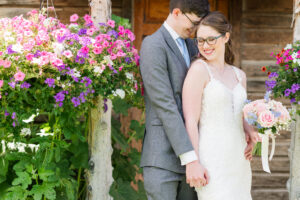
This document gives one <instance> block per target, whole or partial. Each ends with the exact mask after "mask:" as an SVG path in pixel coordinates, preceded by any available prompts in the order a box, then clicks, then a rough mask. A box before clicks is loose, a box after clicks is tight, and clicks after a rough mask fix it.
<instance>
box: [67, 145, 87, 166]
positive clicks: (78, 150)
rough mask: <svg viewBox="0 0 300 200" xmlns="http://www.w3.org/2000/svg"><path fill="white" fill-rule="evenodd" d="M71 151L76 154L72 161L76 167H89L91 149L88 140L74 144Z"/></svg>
mask: <svg viewBox="0 0 300 200" xmlns="http://www.w3.org/2000/svg"><path fill="white" fill-rule="evenodd" d="M70 151H71V152H72V153H73V154H74V156H73V157H72V158H71V162H72V164H73V165H74V167H75V168H77V169H79V168H87V167H88V159H89V149H88V143H87V142H81V141H79V142H78V144H77V145H76V144H74V143H73V144H72V145H71V146H70Z"/></svg>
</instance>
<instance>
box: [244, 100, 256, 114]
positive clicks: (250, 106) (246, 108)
mask: <svg viewBox="0 0 300 200" xmlns="http://www.w3.org/2000/svg"><path fill="white" fill-rule="evenodd" d="M253 111H254V107H253V104H252V103H248V104H246V105H245V106H244V108H243V113H244V117H247V116H248V113H250V112H253Z"/></svg>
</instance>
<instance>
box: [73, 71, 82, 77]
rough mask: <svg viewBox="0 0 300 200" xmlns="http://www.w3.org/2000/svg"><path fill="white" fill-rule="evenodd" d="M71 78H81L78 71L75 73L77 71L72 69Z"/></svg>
mask: <svg viewBox="0 0 300 200" xmlns="http://www.w3.org/2000/svg"><path fill="white" fill-rule="evenodd" d="M73 71H74V72H73V74H72V75H73V76H75V77H77V78H79V77H81V74H80V72H79V71H77V69H73Z"/></svg>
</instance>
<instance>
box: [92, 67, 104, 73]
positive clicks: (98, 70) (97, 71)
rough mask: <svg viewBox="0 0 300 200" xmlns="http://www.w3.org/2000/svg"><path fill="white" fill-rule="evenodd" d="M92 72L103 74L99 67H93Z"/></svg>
mask: <svg viewBox="0 0 300 200" xmlns="http://www.w3.org/2000/svg"><path fill="white" fill-rule="evenodd" d="M93 71H94V73H96V74H101V73H102V72H103V70H102V69H101V67H99V66H95V67H94V70H93Z"/></svg>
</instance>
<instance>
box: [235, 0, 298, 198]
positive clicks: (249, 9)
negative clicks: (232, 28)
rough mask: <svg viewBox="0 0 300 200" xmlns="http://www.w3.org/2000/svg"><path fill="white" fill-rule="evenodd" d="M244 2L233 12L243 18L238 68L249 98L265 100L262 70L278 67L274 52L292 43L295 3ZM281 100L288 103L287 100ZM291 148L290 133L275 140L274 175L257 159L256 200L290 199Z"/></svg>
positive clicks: (278, 0)
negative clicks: (289, 149)
mask: <svg viewBox="0 0 300 200" xmlns="http://www.w3.org/2000/svg"><path fill="white" fill-rule="evenodd" d="M233 1H238V0H233ZM240 2H241V1H240ZM241 3H242V4H241V5H240V10H239V11H238V10H233V11H232V12H238V13H237V15H239V16H240V20H239V21H235V23H236V24H238V26H239V27H240V28H239V29H238V30H237V31H238V32H239V35H240V38H239V39H238V41H239V44H238V46H239V63H238V65H239V66H240V67H241V68H242V69H243V70H244V71H245V72H246V73H247V77H248V96H249V98H250V99H257V98H263V95H264V93H265V84H264V82H265V80H266V78H267V76H266V73H265V72H262V71H261V67H262V66H266V65H275V63H276V61H275V59H274V58H273V57H271V56H270V54H271V52H274V53H277V52H280V51H281V49H282V48H284V47H285V45H286V44H287V43H291V42H292V41H293V30H292V29H291V28H290V25H291V22H292V13H293V0H285V1H282V0H264V1H261V0H243V1H242V2H241ZM237 19H238V18H237ZM282 101H283V102H284V103H285V104H287V103H288V101H287V100H282ZM289 145H290V132H283V133H281V135H280V136H279V137H277V139H276V150H275V157H274V158H273V160H272V161H271V162H270V167H271V171H272V174H268V173H266V172H263V171H262V167H261V160H260V158H259V157H255V158H254V160H253V162H252V170H253V188H252V194H253V199H254V200H288V192H287V189H286V183H287V180H288V177H289V169H290V167H289V159H288V148H289Z"/></svg>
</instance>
